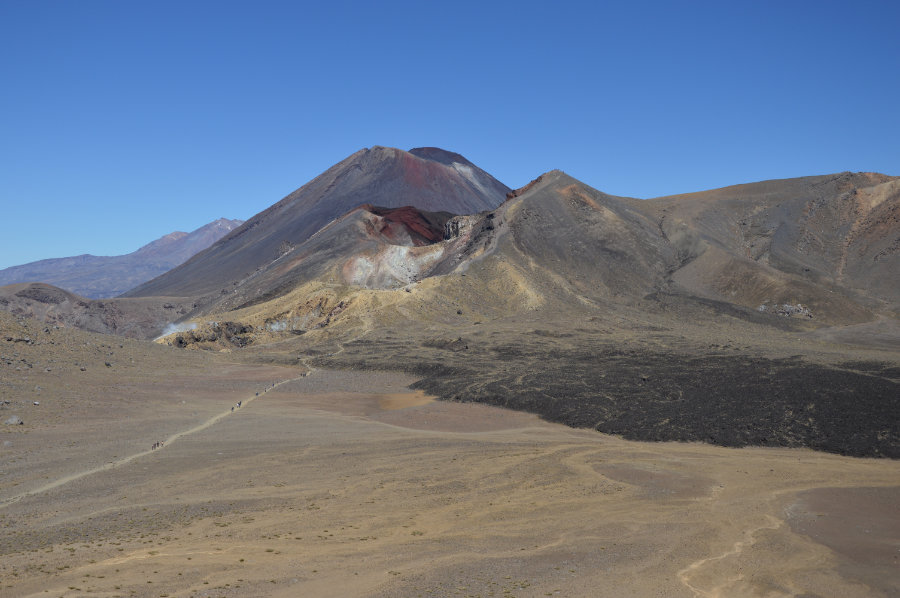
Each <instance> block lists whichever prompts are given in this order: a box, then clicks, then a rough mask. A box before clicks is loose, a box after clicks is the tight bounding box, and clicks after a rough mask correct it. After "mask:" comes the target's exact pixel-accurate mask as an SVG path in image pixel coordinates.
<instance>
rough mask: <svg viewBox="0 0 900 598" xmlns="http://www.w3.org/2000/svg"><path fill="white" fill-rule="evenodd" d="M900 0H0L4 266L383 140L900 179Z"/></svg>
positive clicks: (610, 171)
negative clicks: (846, 172)
mask: <svg viewBox="0 0 900 598" xmlns="http://www.w3.org/2000/svg"><path fill="white" fill-rule="evenodd" d="M898 23H900V2H897V1H896V0H888V1H883V2H865V1H855V2H829V1H822V0H816V1H810V2H799V1H796V2H795V1H790V0H780V1H778V2H763V1H745V2H737V1H735V2H723V1H721V0H717V1H713V2H694V1H690V0H681V1H678V2H675V1H672V2H637V1H630V2H597V1H594V2H559V3H557V2H524V1H516V2H494V3H491V2H471V3H470V2H423V1H421V0H419V1H416V2H390V1H387V2H335V1H330V2H315V3H313V2H299V1H294V2H274V1H254V2H251V1H246V2H228V1H221V0H217V1H215V2H200V1H188V0H179V1H177V2H166V1H160V0H153V1H152V2H150V1H145V2H138V1H120V0H116V1H100V0H85V1H79V2H73V1H68V0H67V1H62V2H47V1H40V0H0V208H2V209H0V222H2V226H0V268H2V267H7V266H11V265H15V264H21V263H25V262H29V261H33V260H37V259H43V258H48V257H63V256H68V255H77V254H81V253H93V254H96V255H116V254H122V253H128V252H131V251H133V250H135V249H137V248H138V247H139V246H141V245H143V244H144V243H147V242H149V241H151V240H153V239H155V238H157V237H160V236H162V235H164V234H166V233H169V232H172V231H174V230H184V231H189V230H193V229H194V228H197V227H199V226H201V225H203V224H205V223H207V222H209V221H211V220H213V219H215V218H218V217H227V218H242V219H246V218H249V217H250V216H252V215H254V214H255V213H257V212H259V211H261V210H263V209H265V208H266V207H268V206H269V205H271V204H273V203H275V202H276V201H278V200H279V199H280V198H281V197H283V196H284V195H286V194H287V193H289V192H290V191H292V190H293V189H295V188H297V187H299V186H300V185H302V184H303V183H305V182H307V181H308V180H309V179H311V178H313V177H314V176H316V175H318V174H319V173H321V172H322V171H323V170H325V169H326V168H328V167H329V166H331V165H332V164H334V163H335V162H338V161H339V160H341V159H343V158H345V157H346V156H347V155H349V154H351V153H353V152H354V151H357V150H358V149H360V148H363V147H370V146H372V145H387V146H393V147H400V148H403V149H409V148H412V147H417V146H426V145H433V146H439V147H443V148H445V149H449V150H452V151H456V152H459V153H461V154H463V155H464V156H466V157H467V158H469V159H470V160H471V161H473V162H474V163H476V164H478V165H479V166H481V167H482V168H484V169H485V170H487V171H488V172H490V173H492V174H493V175H494V176H496V177H497V178H498V179H500V180H501V181H503V182H504V183H506V184H507V185H509V186H511V187H518V186H521V185H523V184H525V183H527V182H528V181H529V180H531V179H532V178H534V177H536V176H537V175H539V174H541V173H542V172H545V171H547V170H551V169H553V168H560V169H562V170H565V171H566V172H568V173H569V174H571V175H573V176H575V177H576V178H578V179H580V180H582V181H584V182H585V183H588V184H589V185H591V186H593V187H596V188H598V189H600V190H602V191H605V192H608V193H613V194H617V195H628V196H633V197H643V198H646V197H655V196H660V195H668V194H673V193H682V192H689V191H699V190H702V189H709V188H715V187H721V186H725V185H730V184H737V183H742V182H750V181H757V180H764V179H771V178H785V177H795V176H805V175H813V174H823V173H829V172H840V171H844V170H854V171H858V170H864V171H879V172H884V173H887V174H894V175H900V30H898Z"/></svg>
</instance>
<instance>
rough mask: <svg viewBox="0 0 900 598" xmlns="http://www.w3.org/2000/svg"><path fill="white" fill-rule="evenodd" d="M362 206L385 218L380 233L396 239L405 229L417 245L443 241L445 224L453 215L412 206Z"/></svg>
mask: <svg viewBox="0 0 900 598" xmlns="http://www.w3.org/2000/svg"><path fill="white" fill-rule="evenodd" d="M360 207H361V208H362V209H364V210H366V211H368V212H371V213H372V214H375V215H376V216H380V217H381V218H382V219H383V225H382V227H381V228H380V229H379V230H378V231H377V232H378V233H379V234H381V235H383V236H384V237H385V238H387V239H390V240H396V239H398V238H399V237H401V233H402V232H404V231H405V232H406V233H408V234H409V236H410V238H411V239H412V241H413V243H414V244H415V245H416V246H422V245H431V244H432V243H437V242H438V241H441V240H442V239H443V238H444V224H445V223H446V222H447V220H449V219H450V218H451V217H452V214H450V213H449V212H423V211H421V210H418V209H416V208H414V207H412V206H404V207H402V208H383V207H379V206H373V205H370V204H365V205H363V206H360Z"/></svg>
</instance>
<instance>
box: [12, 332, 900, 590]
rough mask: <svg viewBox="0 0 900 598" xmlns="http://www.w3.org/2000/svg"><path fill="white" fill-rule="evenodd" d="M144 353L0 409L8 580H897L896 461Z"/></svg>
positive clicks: (253, 586) (449, 586)
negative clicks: (6, 415) (579, 422)
mask: <svg viewBox="0 0 900 598" xmlns="http://www.w3.org/2000/svg"><path fill="white" fill-rule="evenodd" d="M135 346H136V345H135ZM125 350H126V351H127V349H125ZM154 354H155V353H154ZM148 359H149V358H148ZM199 365H202V366H203V367H202V368H201V367H199ZM135 372H137V370H135ZM141 372H142V373H140V375H139V376H138V374H137V373H134V374H128V373H127V372H126V373H124V374H120V377H119V378H118V379H117V380H116V382H114V383H113V382H110V383H109V384H108V385H104V384H105V383H101V380H102V379H101V378H96V377H95V378H91V379H89V380H92V382H90V383H85V384H83V385H82V387H81V388H80V389H78V390H76V391H73V392H74V394H71V396H70V397H69V399H68V400H67V402H63V401H53V400H49V399H47V400H44V401H42V402H41V404H40V405H39V406H34V407H33V408H30V409H29V410H28V411H27V412H26V413H25V417H27V418H28V419H29V421H28V424H29V426H27V427H28V430H25V429H24V428H26V426H4V430H2V432H3V437H2V439H3V441H4V442H3V447H2V462H3V472H2V474H0V552H2V559H0V580H2V582H0V584H2V588H0V594H2V595H3V596H81V595H92V596H148V597H151V596H152V597H159V596H171V597H176V596H210V597H212V596H341V597H353V596H359V597H363V596H368V597H388V596H428V597H434V596H482V597H484V596H504V597H509V596H519V597H529V596H554V595H555V596H610V597H612V596H615V597H620V596H640V597H646V596H666V597H678V596H683V597H685V598H691V597H714V596H722V597H726V596H727V597H739V596H807V597H812V596H822V597H825V596H845V597H852V596H884V597H887V596H892V595H897V593H898V592H900V565H898V556H900V552H898V548H900V546H898V538H900V517H898V515H900V513H898V505H900V463H898V462H897V461H894V460H887V459H859V458H849V457H841V456H837V455H831V454H825V453H819V452H813V451H810V450H806V449H780V448H743V449H729V448H721V447H715V446H709V445H704V444H698V443H646V442H633V441H627V440H623V439H620V438H618V437H614V436H608V435H604V434H600V433H597V432H595V431H591V430H574V429H570V428H566V427H564V426H562V425H558V424H550V423H546V422H543V421H541V420H539V419H538V418H537V417H536V416H533V415H529V414H524V413H518V412H512V411H506V410H501V409H498V408H494V407H489V406H485V405H477V404H458V403H451V402H435V401H430V400H429V398H428V397H427V396H425V395H423V394H422V393H421V392H419V393H414V392H412V391H409V390H408V388H407V387H408V385H409V384H410V383H412V382H413V381H414V379H413V378H407V377H404V376H402V375H397V374H385V373H378V372H366V373H352V372H336V371H329V370H315V371H312V372H311V373H310V374H309V375H308V376H301V375H300V374H301V373H302V370H300V369H298V368H287V367H278V366H269V365H241V364H235V363H229V362H227V361H224V360H222V359H219V358H215V359H214V358H212V357H207V356H203V355H197V354H196V353H193V354H185V357H184V358H183V364H182V366H181V368H180V369H178V368H176V369H175V370H174V371H165V370H158V371H156V372H155V373H147V372H146V371H144V370H141ZM75 373H76V374H77V373H79V372H75ZM81 373H85V374H91V371H90V370H89V371H88V372H81ZM101 373H102V372H101ZM50 375H52V372H51V374H50ZM97 376H100V374H97ZM34 379H35V376H34V375H32V378H31V379H30V381H25V382H22V381H19V382H17V388H19V389H25V388H26V385H29V386H28V389H29V390H30V385H31V384H32V383H33V382H34ZM86 380H88V379H87V378H86ZM63 383H64V381H63V379H62V376H61V377H60V379H59V380H57V382H56V384H63ZM273 383H274V384H275V385H276V386H275V388H272V389H270V390H268V391H267V390H266V389H267V387H270V386H271V385H272V384H273ZM43 384H44V387H45V388H44V390H43V392H44V393H45V395H47V394H49V393H50V391H52V390H53V388H54V384H55V383H54V382H53V379H51V378H48V379H47V380H45V381H44V382H43ZM256 393H260V394H259V396H257V395H256ZM238 401H241V402H242V405H241V407H240V408H237V409H235V410H234V411H233V412H232V411H231V406H233V405H235V404H236V403H237V402H238ZM157 441H164V446H163V447H162V448H161V449H156V450H150V447H151V445H152V444H153V443H154V442H157Z"/></svg>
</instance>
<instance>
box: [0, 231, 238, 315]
mask: <svg viewBox="0 0 900 598" xmlns="http://www.w3.org/2000/svg"><path fill="white" fill-rule="evenodd" d="M242 223H243V220H228V219H226V218H219V219H218V220H215V221H213V222H210V223H209V224H206V225H204V226H201V227H200V228H198V229H197V230H195V231H193V232H190V233H185V232H181V231H176V232H173V233H169V234H168V235H165V236H164V237H160V238H159V239H157V240H155V241H153V242H151V243H148V244H147V245H144V246H143V247H141V248H140V249H138V250H137V251H134V252H132V253H129V254H126V255H116V256H97V255H89V254H84V255H77V256H73V257H63V258H51V259H46V260H40V261H37V262H31V263H28V264H23V265H21V266H12V267H10V268H5V269H3V270H0V285H8V284H15V283H22V282H43V283H48V284H51V285H54V286H57V287H60V288H62V289H65V290H67V291H70V292H72V293H75V294H77V295H81V296H82V297H88V298H91V299H102V298H107V297H115V296H117V295H121V294H122V293H124V292H125V291H127V290H129V289H131V288H133V287H135V286H137V285H139V284H141V283H143V282H146V281H148V280H150V279H151V278H155V277H156V276H159V275H160V274H162V273H164V272H166V271H168V270H170V269H172V268H174V267H175V266H178V265H179V264H181V263H182V262H184V261H185V260H187V259H188V258H190V257H191V256H193V255H194V254H196V253H197V252H199V251H202V250H203V249H206V248H207V247H209V246H210V245H212V244H213V243H214V242H216V241H217V240H219V239H220V238H221V237H223V236H224V235H226V234H228V233H229V232H231V231H232V230H234V229H235V228H237V227H238V226H240V225H241V224H242Z"/></svg>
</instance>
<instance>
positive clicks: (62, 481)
mask: <svg viewBox="0 0 900 598" xmlns="http://www.w3.org/2000/svg"><path fill="white" fill-rule="evenodd" d="M312 372H313V370H312V369H311V370H310V372H309V373H308V374H304V375H302V376H297V377H294V378H288V379H285V380H282V381H280V382H275V383H273V384H272V385H271V386H266V388H265V389H264V390H263V391H261V392H258V393H256V394H254V395H251V396H249V397H247V398H246V399H242V400H241V401H240V405H241V407H240V408H238V410H237V411H240V409H243V408H244V407H246V406H247V405H249V404H250V403H252V402H253V401H254V400H256V399H258V398H260V397H261V396H263V395H265V394H266V393H267V392H269V391H270V390H274V389H275V388H278V387H279V386H281V385H282V384H287V383H288V382H293V381H295V380H299V379H301V378H303V377H305V376H307V375H309V374H311V373H312ZM235 412H236V410H235V408H234V407H230V408H229V409H228V410H227V411H222V412H221V413H217V414H216V415H214V416H212V417H210V418H209V419H207V420H206V421H204V422H202V423H200V424H198V425H196V426H194V427H192V428H189V429H187V430H183V431H181V432H176V433H175V434H172V435H171V436H169V437H168V438H166V439H165V440H163V441H162V442H161V444H160V446H159V447H154V448H151V449H148V450H146V451H141V452H138V453H133V454H131V455H128V456H127V457H122V458H121V459H116V460H115V461H110V462H108V463H104V464H103V465H101V466H99V467H94V468H91V469H85V470H82V471H78V472H75V473H72V474H70V475H67V476H64V477H61V478H58V479H56V480H54V481H52V482H50V483H47V484H44V485H43V486H40V487H38V488H34V489H32V490H28V491H26V492H22V493H21V494H17V495H15V496H11V497H9V498H7V499H5V500H3V501H0V509H3V508H4V507H8V506H9V505H12V504H15V503H17V502H19V501H20V500H22V499H23V498H26V497H28V496H34V495H36V494H41V493H43V492H47V491H48V490H53V489H54V488H59V487H60V486H64V485H66V484H68V483H70V482H74V481H75V480H80V479H81V478H83V477H86V476H89V475H93V474H95V473H100V472H102V471H109V470H111V469H116V468H118V467H121V466H123V465H127V464H128V463H131V462H132V461H134V460H135V459H140V458H141V457H146V456H147V455H152V454H154V453H156V452H158V451H161V450H164V449H165V448H166V447H168V446H169V445H171V444H172V443H173V442H175V441H177V440H178V439H180V438H184V437H185V436H190V435H191V434H196V433H197V432H202V431H203V430H206V429H207V428H209V427H211V426H213V425H215V424H216V423H218V422H220V421H221V420H223V419H225V418H226V417H228V416H229V415H234V414H235Z"/></svg>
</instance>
